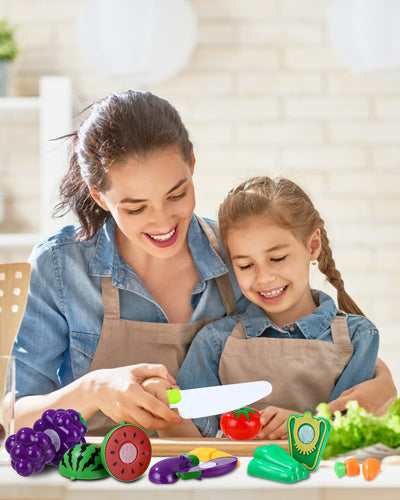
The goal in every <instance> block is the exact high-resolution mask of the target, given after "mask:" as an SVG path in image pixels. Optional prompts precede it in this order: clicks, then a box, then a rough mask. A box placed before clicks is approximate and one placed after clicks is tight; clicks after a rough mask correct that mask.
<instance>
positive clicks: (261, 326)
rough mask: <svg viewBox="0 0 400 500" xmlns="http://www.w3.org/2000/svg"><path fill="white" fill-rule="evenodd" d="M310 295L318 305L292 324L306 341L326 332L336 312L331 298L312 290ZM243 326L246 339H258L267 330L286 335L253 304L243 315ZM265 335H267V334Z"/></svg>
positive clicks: (284, 331)
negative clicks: (307, 314) (311, 311)
mask: <svg viewBox="0 0 400 500" xmlns="http://www.w3.org/2000/svg"><path fill="white" fill-rule="evenodd" d="M312 293H313V296H314V299H315V301H316V302H317V303H318V304H319V305H318V306H317V307H316V309H315V310H314V312H313V313H311V314H310V315H309V316H305V317H304V318H300V319H299V320H298V321H296V322H295V323H294V324H296V325H297V326H298V328H299V329H300V330H301V332H302V334H303V335H304V336H305V337H306V338H308V339H316V338H318V337H319V336H320V335H321V332H324V331H325V330H327V329H328V328H329V327H330V326H331V324H332V321H333V320H334V318H335V316H336V314H337V311H338V309H337V307H336V304H335V302H334V300H333V299H332V297H330V296H329V295H327V294H326V293H324V292H321V291H319V290H312ZM243 326H244V329H245V332H246V337H248V338H253V337H260V336H261V335H262V334H263V333H264V332H265V331H266V330H267V329H268V328H270V329H273V330H276V331H279V332H282V333H286V334H287V333H288V332H287V331H286V330H283V329H281V328H278V327H277V326H276V325H275V323H273V322H272V321H271V320H270V319H269V318H268V316H267V315H266V314H265V312H264V311H263V310H262V309H261V308H260V307H258V306H256V305H255V304H253V303H251V304H250V305H249V306H248V307H247V309H246V312H245V313H244V314H243ZM265 333H266V334H268V332H265Z"/></svg>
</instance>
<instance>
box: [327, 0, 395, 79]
mask: <svg viewBox="0 0 400 500" xmlns="http://www.w3.org/2000/svg"><path fill="white" fill-rule="evenodd" d="M328 26H329V35H330V40H331V43H332V45H333V47H334V48H335V50H336V52H337V54H338V56H339V58H340V59H341V60H342V62H343V63H344V64H345V66H346V67H348V68H349V69H350V70H351V71H353V72H354V73H358V74H372V75H376V76H392V77H393V76H396V77H400V0H335V1H334V4H333V5H332V8H331V10H330V13H329V17H328Z"/></svg>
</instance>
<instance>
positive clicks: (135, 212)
mask: <svg viewBox="0 0 400 500" xmlns="http://www.w3.org/2000/svg"><path fill="white" fill-rule="evenodd" d="M143 210H144V207H140V208H137V209H136V210H127V211H126V213H127V214H128V215H137V214H140V213H142V212H143Z"/></svg>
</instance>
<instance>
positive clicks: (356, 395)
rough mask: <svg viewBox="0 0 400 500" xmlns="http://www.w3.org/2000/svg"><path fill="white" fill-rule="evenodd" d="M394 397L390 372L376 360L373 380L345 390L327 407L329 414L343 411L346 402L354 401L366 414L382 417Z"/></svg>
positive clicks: (382, 363) (378, 359)
mask: <svg viewBox="0 0 400 500" xmlns="http://www.w3.org/2000/svg"><path fill="white" fill-rule="evenodd" d="M396 397H397V389H396V386H395V384H394V381H393V378H392V375H391V373H390V370H389V368H388V367H387V365H386V364H385V363H384V362H383V361H382V360H381V359H380V358H377V360H376V366H375V373H374V378H373V379H371V380H367V381H366V382H362V383H361V384H357V385H355V386H354V387H351V388H350V389H347V390H346V391H344V392H342V393H341V394H340V396H339V397H338V398H337V399H335V400H334V401H331V402H330V403H329V405H328V406H329V410H330V412H331V413H333V412H335V411H337V410H338V411H344V410H345V409H346V403H347V401H349V400H352V399H354V400H357V401H358V403H359V405H360V406H362V407H363V408H365V410H367V411H368V412H373V413H375V414H376V415H383V414H384V413H386V410H387V408H388V406H389V405H390V403H391V402H392V401H394V400H395V399H396Z"/></svg>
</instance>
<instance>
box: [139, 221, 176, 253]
mask: <svg viewBox="0 0 400 500" xmlns="http://www.w3.org/2000/svg"><path fill="white" fill-rule="evenodd" d="M178 227H179V224H177V225H176V226H175V227H174V228H172V229H171V231H169V232H168V233H164V234H162V233H155V234H152V233H144V234H145V235H146V236H147V238H148V239H149V241H151V243H152V244H153V245H155V246H156V247H158V248H165V247H169V246H171V245H173V244H174V243H175V242H176V240H177V239H178V233H179V231H178Z"/></svg>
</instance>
